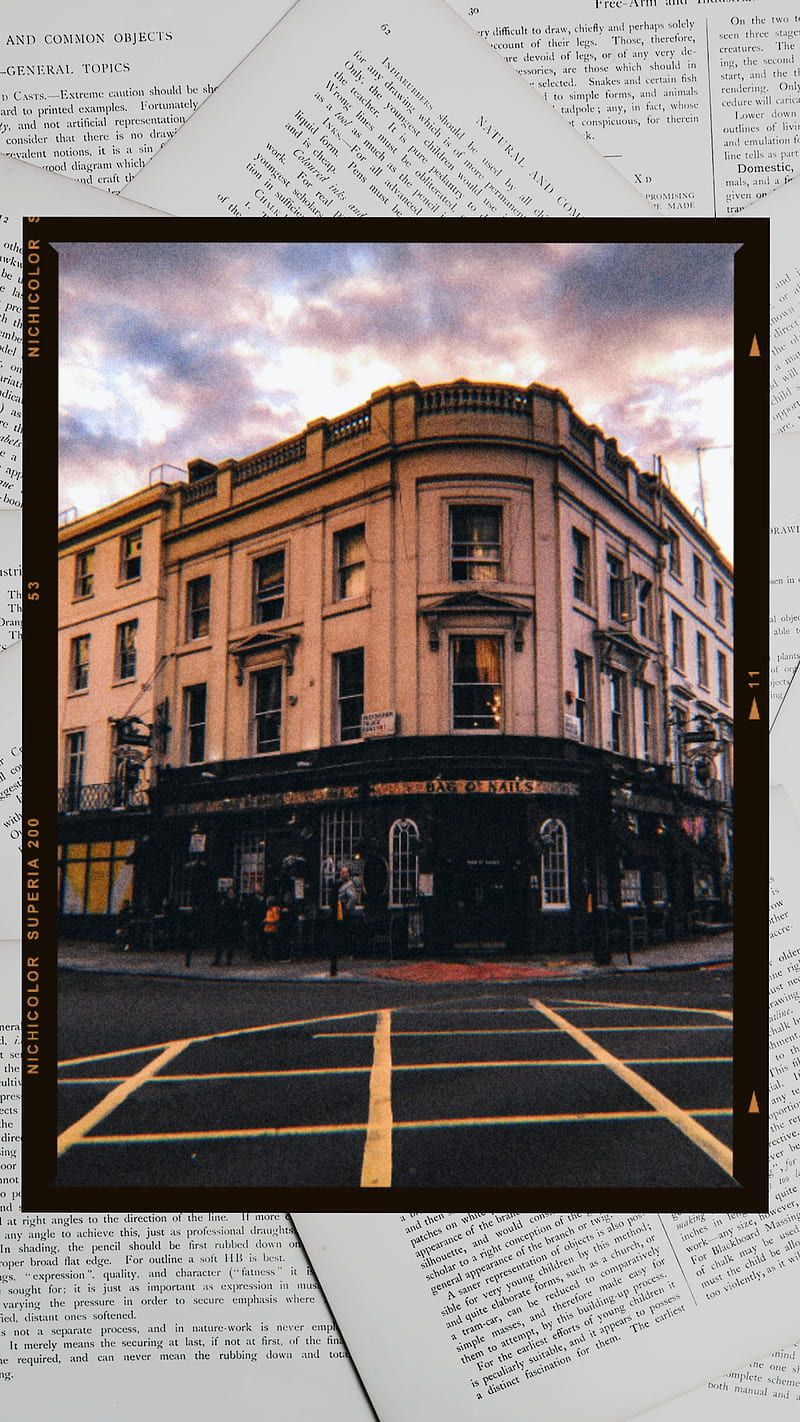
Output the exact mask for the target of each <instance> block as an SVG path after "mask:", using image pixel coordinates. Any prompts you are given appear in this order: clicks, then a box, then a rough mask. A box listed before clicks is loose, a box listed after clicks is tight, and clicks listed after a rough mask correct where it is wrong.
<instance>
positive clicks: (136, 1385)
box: [0, 942, 372, 1422]
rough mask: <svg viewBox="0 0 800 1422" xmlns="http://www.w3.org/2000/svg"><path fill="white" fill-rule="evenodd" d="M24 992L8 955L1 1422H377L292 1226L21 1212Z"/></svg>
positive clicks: (2, 983)
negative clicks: (318, 1421)
mask: <svg viewBox="0 0 800 1422" xmlns="http://www.w3.org/2000/svg"><path fill="white" fill-rule="evenodd" d="M19 989H20V982H19V951H18V947H17V945H15V944H13V943H9V942H3V943H0V1079H1V1080H2V1088H1V1089H0V1219H1V1220H2V1226H1V1228H0V1238H1V1239H2V1242H1V1243H0V1416H3V1417H4V1418H8V1419H9V1422H11V1419H12V1418H13V1422H51V1420H52V1419H54V1418H57V1419H58V1422H107V1420H108V1419H109V1418H110V1417H112V1416H113V1418H114V1422H141V1419H142V1418H143V1417H153V1418H157V1419H161V1418H166V1417H170V1416H172V1415H173V1414H175V1413H176V1411H177V1412H180V1411H186V1412H187V1414H188V1415H190V1416H191V1417H192V1419H193V1422H217V1419H218V1418H220V1417H227V1416H231V1417H235V1418H237V1422H264V1419H270V1418H275V1419H280V1422H305V1419H306V1418H310V1417H311V1418H313V1417H318V1416H323V1415H324V1416H325V1417H326V1418H329V1419H330V1422H369V1419H371V1418H372V1411H371V1408H370V1407H369V1404H368V1402H367V1400H366V1398H365V1396H364V1393H363V1391H362V1389H361V1387H360V1385H359V1383H358V1379H357V1377H356V1375H355V1373H354V1371H353V1369H352V1366H351V1364H350V1363H349V1361H348V1358H347V1353H346V1350H345V1348H344V1347H343V1345H342V1341H341V1338H340V1336H339V1334H338V1331H337V1329H336V1327H335V1325H334V1324H333V1322H332V1320H331V1317H330V1314H329V1313H328V1311H327V1309H326V1307H325V1304H324V1301H323V1299H322V1296H321V1294H320V1291H319V1289H318V1287H317V1286H316V1284H315V1282H314V1280H313V1276H312V1275H311V1273H310V1270H309V1269H308V1267H307V1265H306V1263H305V1261H304V1259H303V1255H302V1252H301V1250H300V1248H299V1246H298V1243H297V1240H296V1238H295V1235H294V1231H293V1230H292V1228H291V1225H290V1223H289V1222H288V1220H287V1218H286V1216H285V1215H278V1214H261V1213H253V1214H246V1215H241V1214H239V1215H227V1214H219V1213H210V1214H182V1215H180V1214H157V1213H151V1212H148V1213H142V1214H108V1213H102V1214H86V1213H67V1214H48V1215H36V1214H31V1213H25V1214H23V1213H21V1212H20V1210H19V1205H18V1196H17V1167H18V1160H17V1157H18V1137H19V1081H18V1077H19V1038H20V1027H19V1005H18V1004H19ZM34 997H35V994H33V993H31V992H28V991H26V997H25V1003H26V1008H25V1010H26V1014H27V1013H28V1012H29V1011H30V1012H35V1011H36V1007H35V1002H34V1001H33V999H34Z"/></svg>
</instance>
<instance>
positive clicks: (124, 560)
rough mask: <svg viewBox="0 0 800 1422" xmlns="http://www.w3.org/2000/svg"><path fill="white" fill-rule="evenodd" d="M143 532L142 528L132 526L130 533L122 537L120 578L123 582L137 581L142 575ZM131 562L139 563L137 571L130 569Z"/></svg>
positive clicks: (120, 545)
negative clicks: (133, 571)
mask: <svg viewBox="0 0 800 1422" xmlns="http://www.w3.org/2000/svg"><path fill="white" fill-rule="evenodd" d="M142 533H143V531H142V529H141V528H132V529H131V531H130V533H123V534H122V536H121V538H120V544H119V580H120V582H121V583H135V582H138V581H139V579H140V578H141V576H142V546H143V542H144V539H143V536H142ZM137 543H138V547H137V546H136V545H137ZM131 563H135V564H137V565H138V566H137V568H136V572H135V573H131V572H129V571H128V569H129V566H130V564H131Z"/></svg>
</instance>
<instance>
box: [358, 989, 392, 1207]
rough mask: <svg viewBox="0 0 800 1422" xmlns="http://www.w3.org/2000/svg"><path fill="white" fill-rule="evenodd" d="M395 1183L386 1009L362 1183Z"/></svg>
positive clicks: (378, 1029)
mask: <svg viewBox="0 0 800 1422" xmlns="http://www.w3.org/2000/svg"><path fill="white" fill-rule="evenodd" d="M391 1183H392V1014H391V1011H390V1009H388V1008H383V1009H382V1010H381V1011H380V1012H379V1013H378V1020H377V1022H376V1024H375V1038H374V1042H373V1049H372V1071H371V1072H370V1077H369V1121H368V1124H367V1139H366V1141H365V1142H364V1158H363V1160H362V1162H361V1184H362V1185H364V1186H370V1187H372V1186H384V1187H386V1186H389V1185H391Z"/></svg>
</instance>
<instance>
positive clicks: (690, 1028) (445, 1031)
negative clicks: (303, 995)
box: [314, 1008, 728, 1041]
mask: <svg viewBox="0 0 800 1422" xmlns="http://www.w3.org/2000/svg"><path fill="white" fill-rule="evenodd" d="M372 1010H373V1012H374V1011H375V1009H374V1008H373V1009H372ZM559 1030H560V1029H559V1028H558V1027H435V1028H431V1029H430V1030H428V1031H426V1030H425V1028H424V1027H420V1028H417V1029H416V1030H414V1029H410V1028H409V1029H406V1028H396V1029H395V1031H394V1032H393V1034H392V1035H393V1036H394V1037H529V1038H530V1037H546V1036H547V1035H548V1033H551V1032H558V1031H559ZM592 1031H593V1032H651V1033H652V1032H727V1031H728V1027H727V1024H726V1025H725V1026H723V1025H722V1023H720V1022H692V1023H687V1022H677V1023H675V1025H674V1026H669V1025H664V1026H659V1025H658V1023H652V1022H651V1023H648V1024H647V1026H644V1027H593V1028H592ZM371 1036H372V1033H371V1032H315V1033H314V1040H315V1041H316V1040H318V1039H319V1040H321V1039H325V1040H328V1039H329V1038H331V1037H371Z"/></svg>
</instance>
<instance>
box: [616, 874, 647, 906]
mask: <svg viewBox="0 0 800 1422" xmlns="http://www.w3.org/2000/svg"><path fill="white" fill-rule="evenodd" d="M642 903H643V899H642V871H641V869H623V870H622V871H621V873H620V876H619V904H620V908H623V909H631V908H641V907H642Z"/></svg>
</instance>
